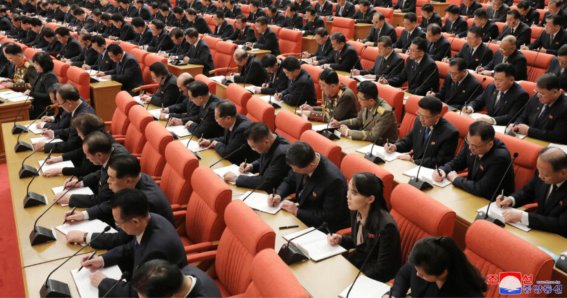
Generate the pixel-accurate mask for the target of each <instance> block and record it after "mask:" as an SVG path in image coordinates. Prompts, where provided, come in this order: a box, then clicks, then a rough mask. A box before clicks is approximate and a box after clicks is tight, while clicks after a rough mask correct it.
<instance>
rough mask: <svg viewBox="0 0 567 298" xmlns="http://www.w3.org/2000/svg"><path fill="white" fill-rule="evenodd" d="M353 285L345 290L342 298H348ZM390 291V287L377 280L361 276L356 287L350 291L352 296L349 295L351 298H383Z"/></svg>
mask: <svg viewBox="0 0 567 298" xmlns="http://www.w3.org/2000/svg"><path fill="white" fill-rule="evenodd" d="M351 285H352V284H350V285H349V286H348V287H346V289H344V290H343V291H342V292H341V293H340V294H339V297H340V298H346V296H347V293H348V290H349V289H350V287H351ZM388 291H390V286H388V285H387V284H385V283H383V282H379V281H377V280H374V279H371V278H369V277H367V276H364V275H362V274H361V275H360V276H359V277H358V279H357V280H356V282H355V283H354V286H353V287H352V289H351V290H350V294H348V297H349V298H375V297H382V296H384V294H386V293H388Z"/></svg>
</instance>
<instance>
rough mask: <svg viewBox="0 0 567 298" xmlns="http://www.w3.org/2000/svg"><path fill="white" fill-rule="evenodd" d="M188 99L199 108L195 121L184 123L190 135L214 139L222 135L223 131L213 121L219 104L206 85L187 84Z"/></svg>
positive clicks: (201, 83) (196, 82)
mask: <svg viewBox="0 0 567 298" xmlns="http://www.w3.org/2000/svg"><path fill="white" fill-rule="evenodd" d="M188 89H189V98H191V101H192V102H193V103H194V104H195V105H197V106H198V107H200V110H199V116H198V118H197V119H194V120H188V121H187V122H185V123H184V124H185V127H187V130H189V132H190V133H191V134H194V135H196V136H199V137H200V138H209V139H212V138H216V137H220V136H222V135H223V133H224V129H223V128H222V127H221V126H220V125H219V124H218V123H217V121H216V120H215V107H216V106H217V104H218V103H220V101H221V100H220V99H219V98H218V97H217V96H216V95H211V93H210V91H209V87H208V86H207V84H205V83H203V82H201V81H194V82H192V83H190V84H189V86H188Z"/></svg>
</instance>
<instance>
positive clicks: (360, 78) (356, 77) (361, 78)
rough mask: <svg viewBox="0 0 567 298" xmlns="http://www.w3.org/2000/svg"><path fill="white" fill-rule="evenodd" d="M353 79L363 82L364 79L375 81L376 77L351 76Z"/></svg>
mask: <svg viewBox="0 0 567 298" xmlns="http://www.w3.org/2000/svg"><path fill="white" fill-rule="evenodd" d="M352 78H353V79H355V80H357V81H359V82H364V81H375V80H376V77H375V78H374V79H367V78H365V77H364V76H353V77H352Z"/></svg>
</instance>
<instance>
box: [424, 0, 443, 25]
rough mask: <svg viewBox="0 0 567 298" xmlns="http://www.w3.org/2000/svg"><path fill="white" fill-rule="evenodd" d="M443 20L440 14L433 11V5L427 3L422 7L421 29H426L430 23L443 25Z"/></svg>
mask: <svg viewBox="0 0 567 298" xmlns="http://www.w3.org/2000/svg"><path fill="white" fill-rule="evenodd" d="M442 23H443V21H442V20H441V17H440V16H439V14H437V13H436V12H434V11H433V5H431V4H430V3H426V4H424V5H423V7H421V24H420V25H419V27H420V28H421V30H426V29H427V26H429V25H430V24H437V25H439V27H441V26H443V24H442Z"/></svg>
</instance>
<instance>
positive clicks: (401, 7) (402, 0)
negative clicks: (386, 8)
mask: <svg viewBox="0 0 567 298" xmlns="http://www.w3.org/2000/svg"><path fill="white" fill-rule="evenodd" d="M393 8H394V12H396V11H397V12H403V13H408V12H411V13H416V11H415V8H416V0H399V1H398V3H397V4H396V5H394V7H393Z"/></svg>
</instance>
